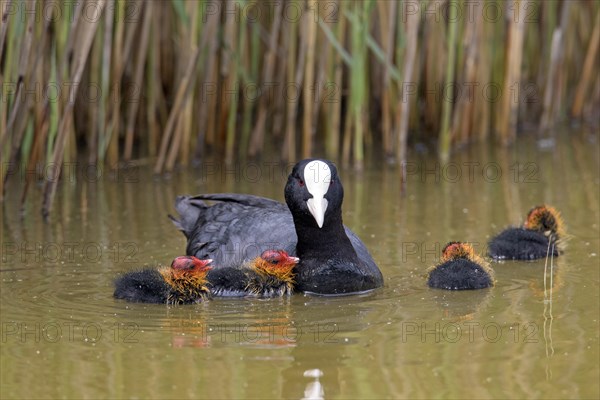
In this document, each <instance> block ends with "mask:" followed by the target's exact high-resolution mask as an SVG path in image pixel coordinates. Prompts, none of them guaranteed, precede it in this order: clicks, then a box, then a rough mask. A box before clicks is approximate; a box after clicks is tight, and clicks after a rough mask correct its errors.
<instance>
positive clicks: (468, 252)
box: [427, 242, 494, 290]
mask: <svg viewBox="0 0 600 400" xmlns="http://www.w3.org/2000/svg"><path fill="white" fill-rule="evenodd" d="M427 284H428V285H429V287H432V288H436V289H446V290H472V289H484V288H487V287H490V286H493V285H494V271H493V270H492V269H491V268H490V267H489V265H488V264H487V263H486V262H485V261H484V260H483V259H482V258H481V257H479V256H477V255H476V254H475V251H474V250H473V247H472V246H471V245H470V244H468V243H462V242H450V243H448V244H447V245H446V246H445V247H444V250H443V251H442V259H441V262H440V264H438V265H435V266H433V267H431V268H430V269H429V271H428V276H427Z"/></svg>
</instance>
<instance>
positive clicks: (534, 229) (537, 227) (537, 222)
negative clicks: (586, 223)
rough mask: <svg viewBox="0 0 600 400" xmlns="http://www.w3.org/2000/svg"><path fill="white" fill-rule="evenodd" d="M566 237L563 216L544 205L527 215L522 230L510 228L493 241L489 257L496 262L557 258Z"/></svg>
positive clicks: (490, 245)
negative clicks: (547, 256)
mask: <svg viewBox="0 0 600 400" xmlns="http://www.w3.org/2000/svg"><path fill="white" fill-rule="evenodd" d="M564 237H565V228H564V222H563V220H562V217H561V215H560V212H559V211H558V210H557V209H555V208H554V207H551V206H549V205H545V204H544V205H541V206H536V207H534V208H532V209H531V210H530V211H529V212H528V213H527V217H526V218H525V222H524V223H523V226H522V227H519V228H508V229H506V230H504V231H503V232H501V233H500V234H499V235H498V236H496V237H494V238H492V240H490V243H489V245H488V253H489V255H490V257H492V258H493V259H496V260H536V259H539V258H545V257H546V255H550V256H553V257H557V256H558V255H559V254H560V253H561V249H562V243H563V238H564ZM549 245H550V246H549Z"/></svg>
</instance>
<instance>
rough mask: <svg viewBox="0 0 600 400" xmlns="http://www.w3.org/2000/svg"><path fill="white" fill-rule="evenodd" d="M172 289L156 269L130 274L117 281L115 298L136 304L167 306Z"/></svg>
mask: <svg viewBox="0 0 600 400" xmlns="http://www.w3.org/2000/svg"><path fill="white" fill-rule="evenodd" d="M170 291H171V287H170V286H169V285H168V284H167V283H166V282H165V280H164V279H163V277H162V275H161V274H160V273H159V272H158V271H157V270H156V269H143V270H141V271H132V272H128V273H126V274H124V275H122V276H120V277H119V278H117V280H116V281H115V292H114V297H115V298H117V299H123V300H127V301H130V302H134V303H156V304H161V303H162V304H165V303H166V302H167V298H168V297H169V293H170Z"/></svg>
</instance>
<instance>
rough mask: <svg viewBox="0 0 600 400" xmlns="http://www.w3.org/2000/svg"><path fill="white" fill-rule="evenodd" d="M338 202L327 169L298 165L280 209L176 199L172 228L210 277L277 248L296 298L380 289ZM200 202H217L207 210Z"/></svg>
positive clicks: (244, 201)
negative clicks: (295, 260)
mask: <svg viewBox="0 0 600 400" xmlns="http://www.w3.org/2000/svg"><path fill="white" fill-rule="evenodd" d="M343 197H344V191H343V187H342V183H341V181H340V179H339V176H338V175H337V169H336V167H335V166H334V165H333V163H331V162H329V161H327V160H304V161H301V162H299V163H298V164H296V165H295V166H294V168H293V170H292V173H291V174H290V176H289V177H288V182H287V184H286V187H285V199H286V203H287V207H286V206H285V205H284V204H282V203H279V202H277V201H274V200H270V199H266V198H262V197H257V196H250V195H240V194H227V193H226V194H206V195H199V196H195V197H186V196H183V197H178V198H177V201H176V205H175V207H176V209H177V211H178V213H179V214H180V220H175V219H174V222H175V224H176V226H177V227H178V228H179V229H180V230H182V231H183V233H184V234H185V235H186V237H187V239H188V243H187V250H186V251H187V254H189V255H195V256H196V257H198V258H211V259H213V260H214V262H215V265H216V266H217V267H215V270H217V269H218V268H227V267H236V266H239V265H241V264H242V263H244V262H245V261H247V260H251V259H253V258H255V257H257V256H258V255H260V254H261V253H262V252H263V251H264V250H267V249H273V248H276V249H283V250H285V251H287V252H288V253H289V254H290V255H292V256H297V257H299V258H300V263H299V264H298V266H297V267H296V286H295V289H296V290H297V291H305V292H313V293H319V294H347V293H355V292H361V291H366V290H370V289H374V288H377V287H380V286H382V285H383V276H382V275H381V272H380V270H379V268H378V267H377V265H376V264H375V261H374V260H373V258H372V257H371V255H370V254H369V251H368V250H367V248H366V246H365V245H364V243H362V242H361V240H360V239H359V238H358V237H357V236H356V235H355V234H354V233H352V232H351V231H350V230H349V229H348V228H346V227H344V225H343V222H342V210H341V208H342V201H343ZM204 200H213V201H218V202H217V203H216V204H214V205H208V204H206V203H205V202H204ZM215 272H216V271H211V274H215ZM233 289H236V288H233Z"/></svg>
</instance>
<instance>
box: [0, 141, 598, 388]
mask: <svg viewBox="0 0 600 400" xmlns="http://www.w3.org/2000/svg"><path fill="white" fill-rule="evenodd" d="M597 140H598V138H597V137H596V136H593V135H592V134H590V133H586V132H570V133H568V134H565V135H564V136H562V138H561V139H558V140H557V142H556V146H555V147H552V146H550V147H548V146H547V145H548V142H542V145H540V143H539V142H538V141H537V140H536V139H534V138H525V139H523V140H522V141H521V142H520V143H519V145H518V146H516V147H514V148H511V149H509V150H507V151H505V152H495V151H493V150H492V149H490V148H488V147H487V146H480V147H478V146H473V147H470V148H469V149H467V150H464V151H462V152H459V153H457V154H455V155H454V156H453V159H452V161H451V163H449V164H445V165H442V164H439V163H438V162H437V161H436V159H435V157H434V156H433V154H432V152H429V154H426V153H425V154H421V155H415V156H413V157H412V158H411V163H410V164H409V166H408V173H409V182H408V185H407V191H406V195H404V196H402V195H401V194H400V189H399V180H398V175H397V172H396V170H395V169H393V168H389V167H386V166H383V165H381V164H380V161H379V159H378V158H377V157H373V159H372V160H370V162H369V163H368V165H369V166H368V168H366V170H365V171H364V172H363V173H362V174H357V173H355V172H353V171H352V170H344V169H341V170H340V173H341V177H342V180H343V183H344V187H345V192H346V197H345V202H344V221H345V223H346V224H347V225H349V226H350V227H351V228H352V229H354V231H355V232H356V233H357V234H359V236H360V237H361V238H362V239H363V240H364V241H365V242H366V244H367V245H368V247H369V248H370V250H371V252H372V254H373V256H374V258H375V260H376V261H377V262H378V263H379V265H380V267H381V269H382V271H383V273H384V276H385V287H384V288H383V289H381V290H377V291H376V292H374V293H371V294H367V295H362V296H349V297H337V298H324V297H309V296H304V295H302V294H297V295H294V296H293V297H292V298H285V299H274V300H250V299H237V300H215V301H210V302H207V303H205V304H202V305H191V306H179V307H168V306H164V305H143V304H128V303H125V302H122V301H115V300H114V299H113V298H112V291H113V279H114V278H115V276H117V275H118V274H120V273H123V272H125V271H129V270H132V269H134V268H137V267H141V266H144V265H149V266H154V265H158V264H161V263H169V262H170V261H171V260H172V259H173V258H174V257H175V256H177V255H180V254H182V253H183V252H184V251H185V240H184V237H183V235H182V234H180V233H179V232H178V231H177V230H176V229H175V228H174V227H173V225H172V224H171V222H170V221H169V219H168V218H167V214H169V213H173V212H174V210H173V200H174V198H175V196H176V195H177V194H183V193H189V194H194V193H200V192H227V191H231V192H240V193H252V194H258V195H263V196H267V197H272V198H276V199H279V200H282V199H283V186H284V184H285V179H286V175H287V172H288V171H289V168H288V166H282V165H281V164H267V163H257V164H238V165H237V166H236V167H235V168H233V169H229V170H224V167H223V165H222V164H220V163H208V162H206V163H204V164H203V165H201V167H200V168H197V169H191V168H190V169H189V170H186V171H179V172H177V173H174V174H173V176H172V177H171V178H170V179H158V180H156V179H153V178H152V176H151V175H150V174H148V173H146V172H144V171H141V170H133V171H130V172H127V173H121V174H119V175H118V176H116V177H113V178H112V179H103V180H101V181H100V182H97V183H96V182H91V181H93V180H94V179H85V178H83V177H82V176H81V171H79V173H78V174H77V175H79V176H78V179H77V180H76V182H72V183H63V184H61V185H60V186H59V192H58V196H57V199H56V203H55V209H54V214H53V216H52V217H51V219H50V222H49V223H44V222H43V221H42V219H41V217H40V213H39V207H40V204H41V196H40V195H39V190H38V194H35V195H34V196H33V197H32V198H31V199H30V202H29V203H27V206H26V214H25V216H24V217H23V218H21V217H20V215H19V212H18V209H19V206H18V199H19V195H20V189H19V190H17V188H16V185H14V182H13V184H12V185H11V187H9V196H8V199H7V201H6V202H5V203H4V204H3V205H2V207H3V209H2V210H3V211H2V212H3V216H2V228H1V232H2V257H3V259H2V267H1V270H2V272H1V273H0V277H1V280H0V288H1V291H0V293H1V311H2V312H1V317H0V318H1V324H2V338H1V343H0V344H1V352H0V360H1V361H0V363H1V369H0V378H1V386H2V389H1V390H2V394H1V397H2V398H3V399H9V398H106V397H110V398H206V399H232V398H235V399H242V398H253V399H258V398H260V399H266V398H296V399H300V398H302V397H304V396H307V397H310V396H312V397H315V396H318V395H319V393H320V392H321V390H322V392H323V394H324V397H325V398H327V399H334V398H353V399H354V398H370V399H380V398H393V399H400V398H411V399H412V398H437V397H444V398H498V397H502V398H509V397H510V398H598V396H599V395H600V390H599V383H598V382H599V381H598V377H599V361H598V360H599V329H598V327H599V301H600V300H599V291H600V289H599V260H600V243H599V242H600V227H599V224H600V222H599V221H600V211H599V208H600V202H599V199H600V177H599V169H600V158H599V151H598V149H599V147H598V142H597ZM550 144H552V143H550ZM92 178H93V176H92ZM540 203H549V204H552V205H554V206H555V207H557V208H558V209H559V210H561V211H562V214H563V216H564V219H565V221H566V223H567V226H568V232H569V234H570V240H569V241H568V246H567V249H566V251H565V253H564V255H563V256H561V257H559V258H557V259H556V260H555V263H554V270H553V275H552V278H550V275H548V279H547V282H546V288H544V279H543V274H544V261H537V262H504V263H492V266H493V268H494V269H495V271H496V277H497V285H496V286H495V287H494V288H492V289H489V290H481V291H468V292H459V293H455V292H447V291H440V290H432V289H429V288H427V287H426V285H425V270H426V269H427V267H429V266H430V265H432V264H434V263H435V262H436V260H437V259H438V256H439V252H440V249H441V247H442V246H443V245H444V244H445V243H446V242H447V241H450V240H465V241H471V242H473V243H474V244H475V246H476V249H477V250H478V251H480V252H485V250H486V242H487V241H488V240H489V238H490V237H491V235H493V234H495V233H497V232H499V231H500V230H501V229H503V228H504V227H506V226H508V225H511V224H519V223H521V222H522V218H523V216H524V215H525V213H526V212H527V211H528V210H529V209H530V208H531V207H532V206H534V205H537V204H540ZM313 369H318V370H320V371H321V372H322V376H321V377H320V378H318V382H319V383H316V378H313V377H310V376H309V377H306V376H304V375H305V372H306V371H309V370H313ZM310 374H311V372H309V373H308V375H310ZM313 374H314V371H313ZM317 375H318V374H317Z"/></svg>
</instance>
